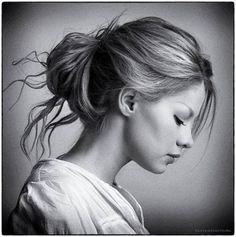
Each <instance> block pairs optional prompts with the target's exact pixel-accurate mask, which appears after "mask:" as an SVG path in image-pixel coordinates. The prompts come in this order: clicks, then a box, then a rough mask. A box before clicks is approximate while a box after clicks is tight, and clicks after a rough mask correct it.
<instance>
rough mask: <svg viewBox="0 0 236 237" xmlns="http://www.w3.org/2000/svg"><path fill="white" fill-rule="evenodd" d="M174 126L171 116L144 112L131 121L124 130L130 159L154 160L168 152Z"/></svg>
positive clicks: (170, 146) (173, 133) (172, 141)
mask: <svg viewBox="0 0 236 237" xmlns="http://www.w3.org/2000/svg"><path fill="white" fill-rule="evenodd" d="M175 127H176V125H175V123H174V122H173V120H172V119H171V116H167V114H166V115H164V114H162V115H160V116H158V113H157V112H155V113H153V112H150V111H148V112H147V111H145V113H140V114H139V115H138V116H136V117H135V118H133V119H131V120H130V122H129V124H128V126H127V128H126V144H128V149H129V151H130V156H131V158H134V157H135V159H137V158H139V159H146V158H147V159H156V158H157V157H160V156H163V155H165V154H166V152H170V150H172V149H171V148H172V147H173V145H174V140H175V129H176V128H175Z"/></svg>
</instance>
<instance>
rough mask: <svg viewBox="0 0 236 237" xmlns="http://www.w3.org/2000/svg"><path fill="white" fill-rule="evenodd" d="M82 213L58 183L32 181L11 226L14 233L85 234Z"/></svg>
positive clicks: (11, 220)
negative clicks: (74, 206) (76, 208)
mask: <svg viewBox="0 0 236 237" xmlns="http://www.w3.org/2000/svg"><path fill="white" fill-rule="evenodd" d="M82 209H83V208H82ZM82 209H81V212H83V210H82ZM81 217H82V214H81V213H79V212H78V210H77V211H75V209H74V208H73V205H72V204H71V203H70V200H69V198H68V196H67V195H66V194H65V193H63V192H62V191H61V189H60V188H59V186H58V184H53V183H52V182H47V183H46V182H36V183H34V182H31V183H28V184H27V185H26V186H25V188H24V189H23V191H22V192H21V194H20V197H19V199H18V202H17V206H16V208H15V210H14V211H13V212H12V214H11V215H10V218H9V227H10V231H11V232H12V234H86V233H87V229H88V228H87V226H85V225H84V223H83V220H82V218H81ZM85 218H86V217H85ZM85 221H86V220H85ZM90 231H91V233H92V232H93V229H92V230H91V228H90Z"/></svg>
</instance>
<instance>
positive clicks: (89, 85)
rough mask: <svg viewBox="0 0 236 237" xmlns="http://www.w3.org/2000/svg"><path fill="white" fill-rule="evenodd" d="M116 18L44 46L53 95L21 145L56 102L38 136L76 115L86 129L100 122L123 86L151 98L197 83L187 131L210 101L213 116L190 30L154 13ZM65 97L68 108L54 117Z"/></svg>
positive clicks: (206, 76)
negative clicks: (198, 101)
mask: <svg viewBox="0 0 236 237" xmlns="http://www.w3.org/2000/svg"><path fill="white" fill-rule="evenodd" d="M117 21H118V18H116V19H114V20H113V21H112V22H111V23H110V24H109V25H108V27H105V28H102V29H100V30H99V31H98V32H97V33H96V34H95V35H94V33H91V34H88V35H86V34H82V33H76V32H75V33H70V34H68V35H66V36H65V37H64V39H63V40H62V41H61V42H60V43H59V44H58V45H57V46H56V47H55V48H54V49H53V50H52V51H51V52H50V54H49V55H48V57H47V61H46V63H44V64H43V65H44V66H45V67H46V70H45V73H46V76H47V78H46V84H47V86H48V88H49V90H50V91H51V92H52V93H53V94H54V97H53V98H52V99H51V100H49V101H47V102H46V103H44V104H43V105H41V106H45V107H46V108H45V109H44V110H43V111H42V112H41V114H40V116H37V117H36V118H34V119H33V120H32V122H30V123H29V124H28V126H27V128H26V132H25V134H24V135H23V139H22V147H25V141H26V139H27V137H28V135H29V133H30V132H31V130H32V128H33V126H35V124H37V123H38V121H40V120H41V119H43V118H45V117H47V115H48V114H49V113H50V112H51V111H52V109H53V108H55V107H56V106H58V107H59V108H58V113H57V114H56V116H55V117H54V118H53V119H52V120H51V121H50V122H48V123H46V122H45V121H44V120H43V121H44V124H43V126H44V128H43V132H41V134H40V135H41V138H40V139H39V140H40V141H42V140H43V139H42V138H44V136H45V134H46V132H47V130H49V129H51V132H52V131H53V130H54V129H55V128H56V127H57V126H60V125H63V124H68V123H71V122H73V121H75V120H76V119H78V118H80V119H81V121H82V123H83V124H84V126H85V128H86V129H98V128H100V127H101V126H102V124H103V121H104V119H105V118H106V116H107V115H108V114H109V112H110V111H111V110H113V109H114V108H118V106H117V101H118V98H119V95H120V93H121V91H122V90H123V89H124V88H125V89H128V90H132V91H134V92H135V94H136V95H138V96H139V98H142V99H143V100H145V101H147V102H154V101H160V100H161V99H162V98H164V97H165V96H172V95H176V94H178V93H180V92H185V91H186V90H189V89H190V88H194V86H199V85H203V88H204V90H205V100H204V102H203V105H202V107H201V110H200V113H199V115H198V117H197V118H196V119H195V123H194V124H193V128H192V132H193V134H197V133H198V132H199V131H200V130H201V128H202V127H203V125H205V122H206V120H207V117H208V114H209V112H210V110H211V108H212V107H213V109H212V111H213V117H212V118H214V112H215V90H214V87H213V84H212V81H211V76H212V69H211V65H210V62H209V61H208V60H207V59H206V58H205V57H204V56H203V55H202V53H201V50H200V47H199V45H198V43H197V42H196V40H195V39H194V38H193V36H191V35H190V34H189V33H187V32H185V31H183V30H182V29H180V28H178V27H175V26H173V25H171V24H170V23H168V22H166V21H164V20H162V19H160V18H157V17H146V18H142V19H139V20H136V21H132V22H128V23H126V24H124V25H121V26H119V25H118V24H117ZM40 63H42V62H40ZM65 101H67V102H68V104H69V107H70V109H71V111H72V112H71V114H69V115H68V116H65V117H64V118H62V119H61V120H59V121H56V122H55V119H56V118H57V116H58V114H59V113H60V111H61V109H62V106H63V104H64V102H65ZM212 123H213V119H212V120H211V126H212ZM51 132H50V135H49V138H50V136H51ZM23 150H24V149H23ZM25 152H26V149H25Z"/></svg>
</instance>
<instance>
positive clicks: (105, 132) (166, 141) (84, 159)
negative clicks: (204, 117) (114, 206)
mask: <svg viewBox="0 0 236 237" xmlns="http://www.w3.org/2000/svg"><path fill="white" fill-rule="evenodd" d="M204 97H205V89H204V85H203V83H201V84H198V85H195V86H192V87H190V88H189V89H187V90H184V91H182V92H179V93H177V94H175V95H172V96H165V97H163V98H162V99H161V100H159V101H157V102H147V101H145V100H143V99H142V98H140V97H137V96H135V92H134V91H132V90H129V89H124V90H122V91H121V92H120V94H119V97H118V98H117V108H115V109H114V110H113V111H112V112H111V113H110V114H109V115H108V117H107V120H106V124H105V126H104V128H103V129H102V131H101V132H99V133H94V132H90V133H87V134H86V135H85V136H84V137H83V138H81V139H80V141H79V145H78V146H77V148H76V149H74V151H73V152H71V153H70V154H68V155H67V156H65V157H63V158H62V159H64V160H65V161H68V162H72V163H74V164H76V165H79V166H80V167H82V168H84V169H86V170H87V171H89V172H91V173H93V174H94V175H96V176H97V177H98V178H100V179H101V180H103V181H105V182H106V183H109V184H112V183H113V181H114V179H115V176H116V174H117V173H118V172H119V170H120V169H121V168H122V167H123V166H124V165H126V164H127V163H128V162H129V161H131V160H133V161H135V162H136V163H138V164H139V165H140V166H142V167H143V168H145V169H147V170H149V171H151V172H153V173H157V174H158V173H159V174H160V173H163V172H164V171H165V170H166V169H167V166H168V165H169V164H171V163H173V162H174V161H175V160H177V159H178V158H179V156H180V155H182V153H183V150H184V149H189V148H191V147H192V145H193V138H192V134H191V130H192V126H193V121H194V119H195V118H196V116H197V115H198V114H199V112H200V109H201V106H202V104H203V101H204Z"/></svg>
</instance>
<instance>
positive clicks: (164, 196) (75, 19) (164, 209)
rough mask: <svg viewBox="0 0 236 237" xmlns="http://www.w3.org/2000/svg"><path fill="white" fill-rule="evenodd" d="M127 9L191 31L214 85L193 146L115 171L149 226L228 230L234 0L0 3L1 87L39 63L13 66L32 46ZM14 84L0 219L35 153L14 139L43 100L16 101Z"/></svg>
mask: <svg viewBox="0 0 236 237" xmlns="http://www.w3.org/2000/svg"><path fill="white" fill-rule="evenodd" d="M123 10H127V11H126V13H125V14H124V16H123V17H122V18H121V23H123V22H126V21H129V20H133V19H135V18H139V17H144V16H151V15H152V16H159V17H161V18H164V19H166V20H168V21H170V22H172V23H174V24H175V25H177V26H179V27H181V28H183V29H185V30H186V31H188V32H190V33H191V34H193V35H194V36H195V37H196V38H197V40H199V41H200V44H201V46H202V49H203V51H204V52H205V53H206V54H207V55H209V56H210V60H211V61H212V65H213V70H214V81H215V83H216V88H217V93H218V105H217V115H216V121H215V126H214V130H213V132H212V137H211V140H210V143H209V145H208V147H207V150H206V152H205V153H204V147H205V146H206V142H207V138H206V133H205V132H203V133H202V134H201V135H200V137H199V138H198V140H197V141H196V143H195V146H194V147H193V148H192V149H191V151H189V152H188V153H186V155H185V156H184V157H183V158H181V159H180V160H179V161H178V162H177V163H176V164H175V165H173V166H169V167H168V170H167V171H166V172H165V173H164V174H161V175H154V174H151V173H149V172H147V171H145V170H144V169H142V168H140V167H139V166H138V165H136V164H134V163H130V164H128V165H127V166H126V167H125V168H124V169H122V170H121V172H120V173H119V175H118V181H119V182H120V184H121V185H123V186H124V187H125V188H127V189H128V190H129V191H130V192H131V193H132V194H133V195H134V196H135V197H136V199H137V200H138V201H139V202H140V204H141V206H142V207H143V211H144V217H145V223H146V227H147V228H148V230H149V231H150V232H151V233H152V234H227V233H230V232H232V230H233V14H234V13H233V3H186V2H185V3H23V4H22V3H10V4H9V3H7V4H6V3H4V4H3V28H2V32H3V35H2V37H3V88H5V87H6V85H8V83H9V82H11V81H13V80H15V79H19V78H23V77H24V76H25V75H26V74H28V73H31V72H35V71H37V70H39V69H38V68H37V67H35V66H34V65H32V64H27V65H24V66H23V67H13V66H12V65H11V63H12V61H13V60H14V59H20V58H22V57H23V56H25V55H27V54H28V53H29V52H31V51H32V50H37V51H38V52H42V51H45V50H47V51H50V49H52V48H53V46H55V45H56V43H58V42H59V41H60V40H61V39H62V37H63V36H64V35H65V34H66V33H68V32H71V31H80V32H85V33H86V32H89V31H91V30H93V29H95V28H96V27H97V26H99V25H101V24H103V23H105V22H107V21H109V20H111V19H112V18H113V17H114V16H117V15H119V14H120V13H121V12H122V11H123ZM19 90H20V84H16V85H15V86H13V87H11V88H10V89H9V90H8V91H7V92H6V93H4V94H3V156H2V177H3V179H2V181H3V183H2V221H3V223H2V224H3V225H2V226H3V233H6V232H5V231H6V220H7V217H8V215H9V212H10V211H11V210H12V209H13V207H14V206H15V204H16V201H17V197H18V194H19V192H20V189H21V187H22V185H23V183H24V181H25V179H26V177H27V176H28V175H29V172H30V170H31V167H32V165H33V164H34V163H35V160H34V159H32V161H31V162H29V161H28V160H27V159H26V158H25V157H24V156H23V154H22V152H21V150H20V148H19V139H20V136H21V134H22V132H23V129H24V126H25V125H26V121H27V120H26V119H27V113H28V111H29V109H30V108H31V107H32V105H33V104H34V103H36V102H38V101H41V100H44V99H45V97H47V96H48V95H49V93H48V92H47V91H45V90H42V91H34V90H31V89H28V88H27V89H25V90H24V92H23V95H22V97H21V99H20V101H19V102H18V104H17V105H16V106H15V107H14V108H13V109H12V110H11V111H9V107H10V106H11V105H12V104H13V103H14V101H15V99H16V97H17V95H18V94H19ZM79 132H80V126H79V124H75V125H70V126H67V127H64V128H60V129H58V131H57V132H56V133H55V134H54V136H53V146H54V149H53V156H56V155H58V154H60V153H61V152H63V151H65V150H66V149H68V148H69V147H70V146H71V144H72V143H73V142H74V141H75V140H76V139H77V137H78V134H79Z"/></svg>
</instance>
